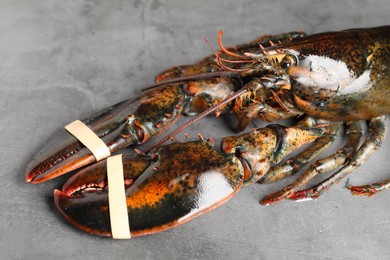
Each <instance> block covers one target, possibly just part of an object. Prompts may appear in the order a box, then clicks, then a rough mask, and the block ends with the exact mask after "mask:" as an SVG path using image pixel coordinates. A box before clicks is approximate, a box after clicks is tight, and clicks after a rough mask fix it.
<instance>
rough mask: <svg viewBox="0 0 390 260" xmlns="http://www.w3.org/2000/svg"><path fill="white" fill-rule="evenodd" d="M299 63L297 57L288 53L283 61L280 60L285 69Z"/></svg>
mask: <svg viewBox="0 0 390 260" xmlns="http://www.w3.org/2000/svg"><path fill="white" fill-rule="evenodd" d="M295 65H297V58H296V57H295V56H294V55H291V54H287V55H286V56H284V57H283V59H282V61H281V62H280V66H281V67H282V68H283V69H288V68H290V67H291V66H295Z"/></svg>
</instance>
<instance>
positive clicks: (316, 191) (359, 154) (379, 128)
mask: <svg viewBox="0 0 390 260" xmlns="http://www.w3.org/2000/svg"><path fill="white" fill-rule="evenodd" d="M384 119H385V117H384V116H382V117H378V118H374V119H372V120H370V123H369V128H370V132H371V133H370V135H369V136H368V137H367V138H366V140H365V142H364V143H363V144H362V145H361V147H360V148H359V149H358V150H357V151H351V150H353V148H352V146H353V143H354V142H356V143H359V142H357V141H358V140H356V139H360V136H361V133H360V130H358V131H357V132H355V135H356V136H355V137H354V138H351V139H352V140H351V142H350V145H351V146H350V148H352V149H350V152H352V153H350V157H349V159H348V161H347V164H346V165H344V166H343V167H342V168H341V169H340V170H338V171H337V172H336V173H334V174H333V175H332V176H330V177H329V178H327V179H326V180H325V181H323V182H321V183H319V184H317V185H315V186H314V187H312V188H310V189H306V190H302V191H297V192H295V193H294V194H292V195H291V196H290V197H289V198H290V199H304V198H318V197H319V196H320V195H321V194H322V193H323V192H324V191H325V190H328V189H329V188H330V187H331V186H332V185H334V184H336V183H338V182H339V181H340V180H341V179H343V178H344V177H345V176H346V175H348V174H349V173H351V172H352V171H353V170H354V169H356V168H357V167H359V166H360V165H362V164H363V163H364V162H365V161H366V160H367V159H368V158H369V157H370V156H371V154H372V153H373V152H374V151H375V150H377V149H379V147H380V146H381V144H382V141H383V140H384V138H385V136H386V131H387V129H386V126H385V124H384ZM353 139H355V140H353ZM381 185H383V186H386V184H385V183H383V184H379V187H378V188H379V189H382V188H381V187H380V186H381ZM358 190H359V188H357V189H356V191H358ZM351 191H352V192H353V189H351ZM356 195H357V194H356Z"/></svg>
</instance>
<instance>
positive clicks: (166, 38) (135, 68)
mask: <svg viewBox="0 0 390 260" xmlns="http://www.w3.org/2000/svg"><path fill="white" fill-rule="evenodd" d="M389 12H390V10H389V3H388V1H387V0H378V1H374V0H365V1H363V0H359V1H352V0H351V1H325V0H319V1H308V0H307V1H305V0H291V1H280V0H274V1H249V0H244V1H233V0H228V1H174V0H166V1H164V0H152V1H140V0H137V1H119V0H115V1H92V0H76V1H50V0H41V1H27V0H26V1H22V0H20V1H13V0H12V1H6V0H1V1H0V133H1V135H0V143H1V149H0V183H1V188H0V208H1V210H0V233H1V235H0V258H1V259H27V258H29V259H55V258H57V259H69V258H73V259H298V258H299V259H389V257H390V255H389V253H390V249H389V241H390V235H389V234H390V232H389V231H390V225H389V224H390V217H389V216H390V214H389V213H390V211H389V209H388V206H386V205H388V204H389V198H390V192H383V193H382V194H378V195H377V196H375V197H373V198H371V199H366V198H358V197H353V196H351V195H350V194H349V191H348V190H346V189H345V188H344V187H343V186H344V185H345V180H343V181H342V182H341V183H340V184H339V185H338V186H337V187H335V188H332V190H331V191H329V192H328V193H326V194H325V195H324V196H323V197H321V198H320V199H319V200H318V201H310V202H305V203H294V202H291V201H287V202H283V203H280V204H278V205H274V206H270V207H262V206H260V205H259V204H258V201H259V199H260V198H261V197H262V196H264V195H266V194H267V193H269V192H271V191H274V190H276V189H277V188H280V187H282V186H283V185H285V184H286V183H288V182H289V181H291V179H290V180H287V181H284V182H279V183H275V184H272V185H265V186H261V185H253V186H250V187H248V188H245V189H242V190H241V191H240V192H239V194H238V195H237V196H235V197H234V198H233V199H231V200H230V201H229V202H227V203H226V204H224V205H223V206H221V207H220V208H218V209H216V210H214V211H213V212H210V213H208V214H206V215H203V216H201V217H199V218H197V219H195V220H193V221H190V222H189V223H187V224H185V225H183V226H181V227H179V228H176V229H173V230H171V231H167V232H163V233H160V234H156V235H153V236H146V237H141V238H135V239H132V240H130V241H114V240H111V239H102V238H98V237H95V236H91V235H89V234H86V233H84V232H81V231H79V230H77V229H75V228H73V227H72V226H70V225H69V224H68V223H67V222H65V220H64V219H63V218H62V217H61V216H60V215H59V214H58V213H57V211H56V209H55V208H54V206H53V195H52V194H53V189H54V188H60V187H61V184H62V183H63V182H64V181H65V179H66V177H65V178H59V179H57V180H53V181H51V182H47V183H44V184H39V185H31V184H27V183H26V182H25V181H24V177H23V175H24V170H25V167H26V165H27V163H28V161H29V160H30V159H31V158H32V156H33V155H35V154H36V153H37V152H38V151H39V149H40V148H41V147H42V146H43V145H44V144H45V142H47V141H48V140H49V139H50V138H51V136H52V135H53V133H55V131H56V130H58V129H59V128H60V127H62V126H64V125H65V124H66V123H68V122H70V121H73V120H74V119H77V118H82V117H84V116H86V115H88V114H89V113H91V112H93V111H97V110H98V109H102V108H104V107H107V106H109V105H112V104H114V103H116V102H118V101H121V100H123V99H125V98H128V97H131V96H135V95H138V94H139V93H140V89H141V88H142V86H145V85H148V84H150V83H152V82H153V79H154V76H155V75H156V74H157V73H158V72H159V71H161V70H163V69H166V68H168V67H170V66H173V65H179V64H186V63H193V62H195V61H197V60H199V59H200V58H202V57H204V56H206V55H209V54H210V50H209V47H208V46H207V45H206V44H205V42H204V41H203V38H205V37H206V38H208V39H209V40H210V42H211V44H212V45H213V46H214V47H216V46H217V44H216V35H217V33H218V31H219V30H220V29H223V30H224V31H225V35H224V42H225V44H226V45H231V44H235V43H241V42H245V41H249V40H251V39H253V38H255V37H258V36H260V35H262V34H265V33H282V32H287V31H291V30H299V29H303V30H305V31H306V32H307V33H314V32H320V31H328V30H340V29H347V28H352V27H369V26H376V25H383V24H390V16H389ZM258 124H259V123H258ZM192 131H193V133H197V132H202V133H204V134H205V135H212V136H213V137H215V136H220V135H227V134H231V132H230V131H229V130H228V129H227V127H226V125H225V124H224V123H223V122H221V121H220V120H216V119H210V120H203V121H202V122H201V123H199V124H197V125H195V126H194V127H193V129H192ZM217 139H218V137H217ZM335 149H336V148H334V149H333V150H335ZM389 149H390V139H387V140H386V142H385V143H384V145H383V148H382V149H381V150H380V151H378V152H376V153H375V154H374V155H373V156H372V158H370V160H369V161H368V162H367V164H365V165H364V166H363V167H361V168H359V169H358V170H356V171H355V172H354V174H353V175H351V181H350V182H351V183H352V184H363V183H367V182H372V181H378V180H381V179H382V178H384V177H386V176H387V175H388V174H389V170H388V169H389V168H390V157H389Z"/></svg>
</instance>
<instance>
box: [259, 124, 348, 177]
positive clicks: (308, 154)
mask: <svg viewBox="0 0 390 260" xmlns="http://www.w3.org/2000/svg"><path fill="white" fill-rule="evenodd" d="M339 127H340V125H339V124H331V125H330V126H329V127H327V130H326V132H325V134H324V135H323V136H321V137H320V138H318V139H317V140H315V141H314V143H313V145H312V146H311V147H309V148H307V149H306V150H304V151H303V152H301V153H300V154H298V155H297V156H295V157H292V158H290V159H288V160H287V161H286V162H285V163H282V164H277V165H275V166H274V167H272V168H271V169H270V170H269V172H268V173H267V174H266V175H265V176H264V177H263V178H262V179H260V181H259V183H261V184H266V183H271V182H275V181H277V180H279V179H282V178H285V177H288V176H291V175H294V174H295V173H297V172H298V171H300V170H301V169H302V167H304V166H305V165H306V164H307V163H308V162H310V161H312V160H313V159H314V158H315V157H317V156H318V155H319V154H321V153H322V152H323V151H324V150H326V149H327V148H328V147H329V146H331V145H332V144H333V142H334V141H335V140H336V136H337V131H338V129H339Z"/></svg>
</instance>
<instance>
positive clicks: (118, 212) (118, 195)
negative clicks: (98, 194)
mask: <svg viewBox="0 0 390 260" xmlns="http://www.w3.org/2000/svg"><path fill="white" fill-rule="evenodd" d="M107 179H108V205H109V210H110V223H111V233H112V238H114V239H129V238H131V234H130V226H129V216H128V213H127V204H126V194H125V181H124V176H123V163H122V155H121V154H119V155H115V156H111V157H108V158H107Z"/></svg>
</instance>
